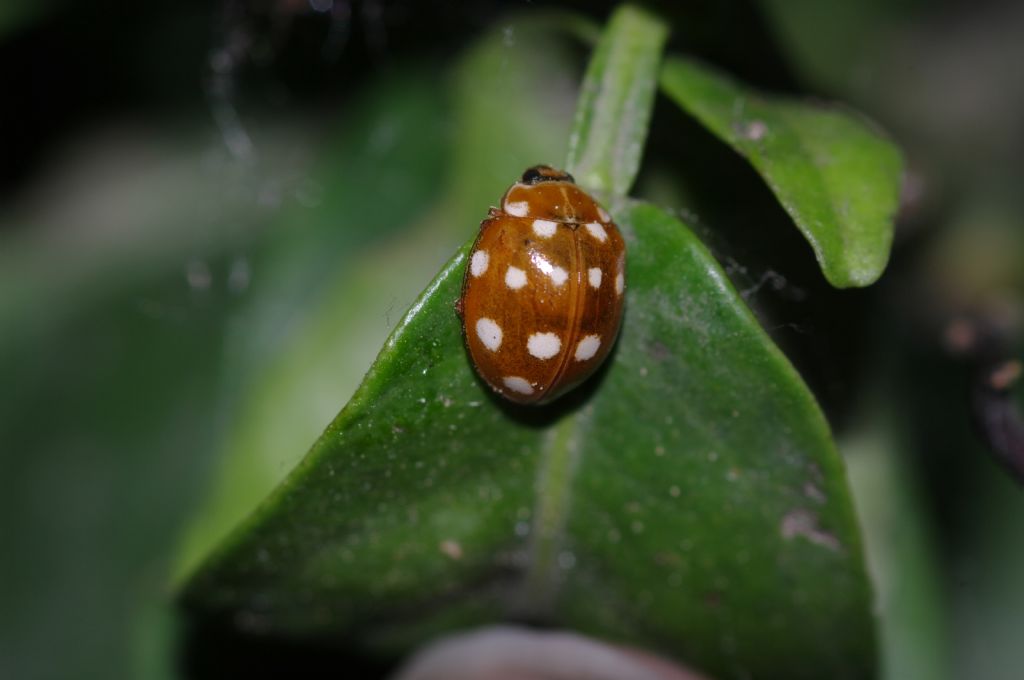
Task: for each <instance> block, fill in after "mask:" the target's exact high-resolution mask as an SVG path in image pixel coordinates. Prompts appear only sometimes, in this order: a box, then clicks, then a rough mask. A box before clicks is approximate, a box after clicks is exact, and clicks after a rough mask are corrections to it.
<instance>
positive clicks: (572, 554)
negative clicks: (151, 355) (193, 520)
mask: <svg viewBox="0 0 1024 680" xmlns="http://www.w3.org/2000/svg"><path fill="white" fill-rule="evenodd" d="M617 217H618V218H619V221H620V226H621V228H622V230H623V233H624V235H625V237H626V239H627V243H628V244H629V247H630V259H629V276H630V278H629V284H628V285H629V288H628V293H627V294H628V302H627V312H626V314H627V316H626V319H625V323H624V326H623V330H622V334H621V337H620V338H619V341H618V346H617V349H616V351H615V352H614V353H613V355H612V357H611V358H610V359H609V364H608V366H607V369H606V370H604V371H602V372H600V373H599V374H598V376H595V378H594V379H592V380H591V381H589V382H588V383H587V384H586V385H584V386H583V387H582V388H580V389H578V390H577V391H576V392H574V393H572V394H571V395H569V396H567V397H566V398H564V399H562V400H560V401H558V402H556V403H554V404H552V405H550V406H548V407H544V408H522V407H513V406H511V405H509V404H507V403H504V402H501V401H500V400H499V399H498V398H497V397H495V396H494V395H493V394H492V393H491V392H490V391H489V390H488V389H487V388H486V387H485V386H483V385H482V383H481V382H480V381H479V380H478V379H477V378H476V377H475V374H474V373H473V370H472V368H471V367H470V365H469V360H468V358H467V356H466V353H465V350H464V348H463V344H462V334H461V327H460V323H459V320H458V318H457V317H456V315H455V313H454V311H453V303H454V301H455V299H456V298H457V296H458V294H459V290H460V286H461V282H462V276H463V271H464V267H465V258H466V253H467V251H468V249H469V244H468V243H467V244H466V245H465V246H464V247H463V248H462V249H461V250H460V251H459V252H458V254H457V255H456V256H455V257H454V258H453V259H452V260H451V261H450V262H449V263H448V265H447V266H445V268H444V269H443V270H442V271H441V273H440V274H439V275H438V277H437V278H436V279H435V280H434V281H433V282H432V283H431V284H430V286H429V287H428V288H427V290H426V291H425V292H424V293H423V295H422V296H421V297H420V299H419V300H418V301H417V302H416V303H415V304H414V305H413V307H412V309H411V310H410V311H409V313H408V314H407V315H406V317H405V318H404V319H403V320H402V322H401V323H400V324H399V326H398V328H397V329H396V330H395V332H394V333H393V335H392V336H391V337H390V338H389V339H388V341H387V343H386V344H385V346H384V348H383V349H382V351H381V353H380V355H379V357H378V358H377V361H376V363H375V364H374V366H373V368H372V369H371V371H370V373H369V374H368V375H367V377H366V379H365V380H364V382H363V384H362V386H361V387H360V388H359V389H358V391H357V392H356V394H355V396H354V397H353V398H352V400H351V401H350V402H349V404H348V405H347V406H346V407H345V408H344V409H343V411H342V412H341V413H340V414H339V416H338V417H337V418H336V419H335V421H334V422H333V423H332V424H331V425H330V426H329V427H328V429H327V430H326V432H325V433H324V434H323V436H322V437H321V438H320V439H319V440H318V441H317V443H316V444H315V445H314V446H313V449H312V450H311V451H310V453H309V454H308V455H307V457H306V458H305V459H304V460H303V462H302V463H301V464H300V465H299V466H298V468H297V469H296V470H295V471H293V472H292V474H291V475H290V476H289V477H288V479H287V480H286V481H285V483H284V484H282V485H281V486H280V487H279V488H278V489H277V490H276V492H275V493H274V494H273V495H272V496H271V497H270V498H269V499H268V500H267V501H266V502H265V503H264V504H263V505H262V506H261V507H260V508H259V510H258V511H257V512H256V513H255V514H254V515H253V516H251V517H250V518H249V519H248V521H246V522H245V523H244V525H243V526H242V527H240V529H239V530H237V531H236V532H235V533H234V534H233V535H232V536H231V537H230V538H229V540H227V541H226V542H224V543H222V544H221V546H220V548H219V549H218V550H217V551H216V552H215V553H214V554H213V555H212V556H211V558H210V559H209V560H208V561H207V562H206V563H205V565H204V566H203V567H202V568H201V569H200V571H199V572H198V573H197V574H196V575H195V577H194V578H193V579H192V580H191V582H190V584H189V585H188V587H187V589H186V592H185V595H184V598H185V601H186V603H187V605H188V606H189V607H190V608H192V609H193V610H194V611H195V612H201V613H204V614H206V615H212V616H217V617H224V618H225V620H229V621H232V622H234V623H235V624H236V625H239V626H241V627H243V628H245V629H247V630H248V631H249V632H255V633H265V634H281V635H310V636H318V637H319V636H330V637H331V638H332V639H335V640H340V641H344V644H347V645H351V646H353V647H358V648H362V649H364V650H370V651H371V652H372V653H378V654H383V653H391V654H399V653H404V652H407V651H409V649H410V648H411V647H413V646H415V645H417V644H420V643H422V642H423V641H424V640H425V639H426V638H427V637H429V636H431V635H433V634H436V633H438V632H442V631H445V630H451V629H454V628H459V627H466V626H472V625H478V624H483V623H486V622H494V621H500V620H509V619H528V620H531V621H535V622H542V623H547V624H550V625H554V626H561V627H571V628H575V629H578V630H581V631H584V632H587V633H591V634H594V635H598V636H602V637H606V638H610V639H613V640H619V641H624V642H630V643H633V644H638V645H641V646H644V647H647V648H651V649H655V650H659V651H662V652H664V653H667V654H669V655H672V656H675V657H677V658H681V659H684V660H686V661H687V662H689V663H691V664H694V665H696V666H698V667H701V668H704V669H707V670H709V671H711V672H713V673H716V674H721V675H723V676H746V675H749V676H754V677H787V678H800V677H806V678H810V677H815V678H817V677H843V678H866V677H870V676H871V674H872V669H873V664H874V650H873V631H872V623H871V616H870V602H869V594H868V586H867V583H866V579H865V575H864V570H863V565H862V560H861V546H860V541H859V536H858V532H857V527H856V523H855V520H854V516H853V510H852V507H851V501H850V497H849V493H848V490H847V487H846V483H845V476H844V471H843V467H842V464H841V462H840V460H839V458H838V456H837V454H836V451H835V448H834V445H833V443H832V441H831V438H830V435H829V431H828V427H827V425H826V423H825V421H824V419H823V417H822V415H821V413H820V411H819V410H818V408H817V406H816V404H815V402H814V400H813V398H812V397H811V395H810V393H809V392H808V390H807V388H806V387H805V386H804V385H803V383H802V382H801V380H800V378H799V377H798V376H797V374H796V372H795V371H794V370H793V368H792V367H791V366H790V364H789V363H788V362H787V360H786V359H785V357H784V356H783V355H782V354H781V353H780V352H779V350H778V349H777V348H776V347H775V345H774V344H773V343H772V342H771V340H770V339H769V338H768V337H767V335H766V334H765V333H764V331H763V330H762V329H761V328H760V326H759V325H758V323H757V321H756V320H755V319H754V317H753V316H752V315H751V313H750V311H749V310H748V309H747V308H746V307H745V306H744V305H743V303H742V301H741V300H740V298H739V296H738V295H737V293H736V291H735V290H733V288H732V287H731V285H730V284H729V283H728V280H727V279H726V277H725V275H724V273H723V272H722V270H721V268H720V267H719V266H718V264H717V263H716V262H715V260H714V259H713V258H712V257H711V256H710V254H709V253H708V252H707V250H706V249H705V248H704V247H703V246H702V244H701V243H700V242H699V241H698V240H697V238H696V237H695V236H694V235H693V234H692V233H691V232H690V230H689V229H688V228H687V227H686V226H685V225H683V224H682V223H680V222H678V221H676V220H674V219H672V218H670V217H668V216H667V215H666V214H664V213H663V212H661V211H660V210H659V209H656V208H654V207H651V206H648V205H644V204H636V205H632V206H629V207H627V208H625V209H624V210H623V211H622V212H621V214H619V215H618V216H617Z"/></svg>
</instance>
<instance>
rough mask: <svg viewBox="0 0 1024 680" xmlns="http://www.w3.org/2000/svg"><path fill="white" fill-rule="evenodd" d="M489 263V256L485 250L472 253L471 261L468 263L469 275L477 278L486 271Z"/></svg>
mask: <svg viewBox="0 0 1024 680" xmlns="http://www.w3.org/2000/svg"><path fill="white" fill-rule="evenodd" d="M490 262H491V256H490V255H488V254H487V251H486V250H478V251H476V252H475V253H473V259H471V260H470V261H469V273H470V274H472V275H473V276H475V277H477V278H479V277H481V276H483V275H484V272H485V271H487V265H488V264H490Z"/></svg>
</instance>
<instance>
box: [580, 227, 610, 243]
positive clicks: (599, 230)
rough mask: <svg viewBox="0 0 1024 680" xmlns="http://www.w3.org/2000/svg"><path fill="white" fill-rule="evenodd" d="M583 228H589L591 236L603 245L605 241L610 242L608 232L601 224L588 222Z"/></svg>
mask: <svg viewBox="0 0 1024 680" xmlns="http://www.w3.org/2000/svg"><path fill="white" fill-rule="evenodd" d="M583 226H585V227H586V228H587V231H589V232H590V235H591V236H593V237H594V238H596V239H597V240H598V241H600V242H601V243H604V242H605V241H607V240H608V232H607V231H605V230H604V227H602V226H601V223H600V222H587V223H586V224H584V225H583Z"/></svg>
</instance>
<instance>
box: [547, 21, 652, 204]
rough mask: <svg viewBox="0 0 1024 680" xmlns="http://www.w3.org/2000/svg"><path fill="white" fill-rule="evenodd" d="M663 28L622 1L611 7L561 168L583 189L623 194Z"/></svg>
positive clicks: (647, 110) (642, 132)
mask: <svg viewBox="0 0 1024 680" xmlns="http://www.w3.org/2000/svg"><path fill="white" fill-rule="evenodd" d="M667 37H668V28H667V27H666V26H665V24H664V23H663V22H662V21H661V20H659V19H658V18H657V17H655V16H653V15H651V14H649V13H647V12H644V11H642V10H640V9H637V8H635V7H632V6H630V5H626V6H623V7H621V8H620V9H618V10H616V12H615V14H613V15H612V18H611V19H610V20H609V22H608V27H607V28H606V29H605V31H604V33H603V34H602V36H601V39H600V41H599V42H598V43H597V48H596V50H595V51H594V55H593V57H592V58H591V60H590V65H589V66H588V67H587V73H586V76H585V78H584V80H583V90H582V92H581V93H580V98H579V102H578V104H577V109H576V120H575V124H574V127H573V133H572V136H571V137H570V138H569V157H568V160H567V161H566V167H567V169H568V170H569V172H571V173H573V175H575V177H576V180H577V181H578V182H579V183H580V184H581V185H582V186H585V187H587V188H588V189H590V190H592V191H595V192H600V193H606V194H611V195H612V197H615V198H618V197H623V196H625V195H626V194H627V193H628V192H629V188H630V186H632V184H633V180H634V179H635V178H636V173H637V169H638V168H639V167H640V156H641V154H642V152H643V145H644V140H645V139H646V137H647V125H648V123H649V122H650V119H651V110H652V109H653V107H654V93H655V85H656V84H657V80H658V66H659V64H660V62H661V51H662V48H663V47H664V45H665V40H666V38H667Z"/></svg>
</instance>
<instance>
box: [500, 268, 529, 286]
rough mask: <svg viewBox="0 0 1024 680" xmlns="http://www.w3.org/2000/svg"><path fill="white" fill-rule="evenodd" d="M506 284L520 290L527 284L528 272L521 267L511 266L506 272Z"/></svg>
mask: <svg viewBox="0 0 1024 680" xmlns="http://www.w3.org/2000/svg"><path fill="white" fill-rule="evenodd" d="M505 285H506V286H508V287H509V288H511V289H512V290H519V289H520V288H522V287H523V286H525V285H526V272H524V271H523V270H522V269H520V268H519V267H509V268H508V270H507V271H506V272H505Z"/></svg>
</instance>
